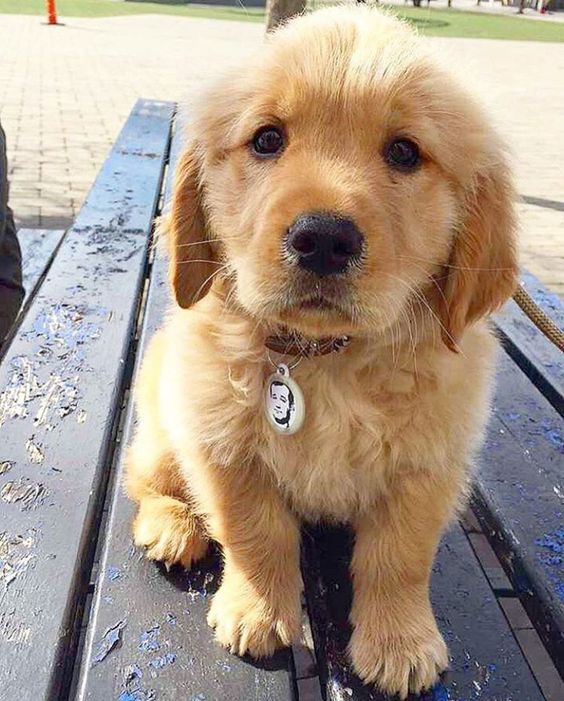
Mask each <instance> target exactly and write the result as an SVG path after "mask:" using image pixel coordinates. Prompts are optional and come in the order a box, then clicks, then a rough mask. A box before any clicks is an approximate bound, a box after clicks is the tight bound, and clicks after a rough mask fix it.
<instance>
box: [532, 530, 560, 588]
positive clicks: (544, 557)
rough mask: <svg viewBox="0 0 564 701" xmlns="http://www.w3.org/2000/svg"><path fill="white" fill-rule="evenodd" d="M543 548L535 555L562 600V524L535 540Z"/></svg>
mask: <svg viewBox="0 0 564 701" xmlns="http://www.w3.org/2000/svg"><path fill="white" fill-rule="evenodd" d="M535 544H536V545H539V546H540V547H541V548H543V550H542V551H541V552H538V553H537V557H538V559H539V560H540V562H541V563H542V564H543V567H544V570H545V572H546V574H547V576H548V578H549V579H550V581H551V582H552V584H553V586H554V589H555V591H556V594H557V596H558V598H559V599H560V601H564V526H562V527H561V528H558V529H557V530H556V531H554V532H553V533H545V534H544V535H543V536H542V537H541V538H537V540H535Z"/></svg>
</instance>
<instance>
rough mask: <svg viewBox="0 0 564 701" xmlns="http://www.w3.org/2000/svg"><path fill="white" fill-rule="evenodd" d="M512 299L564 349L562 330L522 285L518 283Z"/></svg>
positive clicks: (547, 335) (545, 333)
mask: <svg viewBox="0 0 564 701" xmlns="http://www.w3.org/2000/svg"><path fill="white" fill-rule="evenodd" d="M513 299H514V300H515V301H516V302H517V304H518V305H519V306H520V307H521V309H522V311H523V312H524V313H525V314H526V315H527V316H528V317H529V319H530V320H531V321H532V322H533V324H535V326H536V327H537V328H539V329H540V330H541V331H542V332H543V334H544V335H545V336H546V337H547V338H548V339H549V340H550V341H552V343H554V345H555V346H556V347H557V348H558V349H560V350H561V351H564V331H563V330H562V329H560V328H558V326H556V324H555V323H554V321H552V319H551V318H550V317H549V316H548V315H547V314H545V313H544V311H543V310H542V309H541V308H540V307H539V306H538V304H537V303H536V302H535V300H534V299H533V298H532V297H531V295H530V294H529V293H528V292H527V290H526V289H525V288H524V287H523V286H522V285H519V287H518V288H517V291H516V292H515V294H514V295H513Z"/></svg>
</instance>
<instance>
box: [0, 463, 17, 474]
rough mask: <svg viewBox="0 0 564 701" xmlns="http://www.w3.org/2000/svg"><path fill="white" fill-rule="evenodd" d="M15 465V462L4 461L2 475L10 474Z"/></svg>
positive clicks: (0, 465)
mask: <svg viewBox="0 0 564 701" xmlns="http://www.w3.org/2000/svg"><path fill="white" fill-rule="evenodd" d="M15 464H16V463H15V462H14V461H13V460H3V461H2V462H0V475H5V474H6V472H10V470H11V469H12V467H14V465H15Z"/></svg>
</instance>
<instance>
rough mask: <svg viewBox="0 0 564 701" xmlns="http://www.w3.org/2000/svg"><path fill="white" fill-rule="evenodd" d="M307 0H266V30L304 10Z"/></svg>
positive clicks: (270, 29)
mask: <svg viewBox="0 0 564 701" xmlns="http://www.w3.org/2000/svg"><path fill="white" fill-rule="evenodd" d="M306 1H307V0H266V31H267V32H271V31H272V30H273V29H276V27H277V26H278V25H279V24H281V23H282V22H284V21H286V20H287V19H290V17H293V16H294V15H299V14H300V13H301V12H303V11H304V10H305V6H306Z"/></svg>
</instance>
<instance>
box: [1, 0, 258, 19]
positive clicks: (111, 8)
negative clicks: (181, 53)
mask: <svg viewBox="0 0 564 701" xmlns="http://www.w3.org/2000/svg"><path fill="white" fill-rule="evenodd" d="M2 13H5V14H10V15H43V16H45V0H0V14H2ZM146 14H151V15H177V16H182V17H205V18H208V19H230V20H241V21H243V22H264V10H262V9H261V8H256V7H250V8H241V7H226V6H211V5H209V6H205V5H196V6H194V5H178V4H174V3H170V4H167V3H164V2H124V1H121V0H57V15H58V16H59V18H60V20H61V21H63V22H64V18H65V17H119V16H125V15H146Z"/></svg>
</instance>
